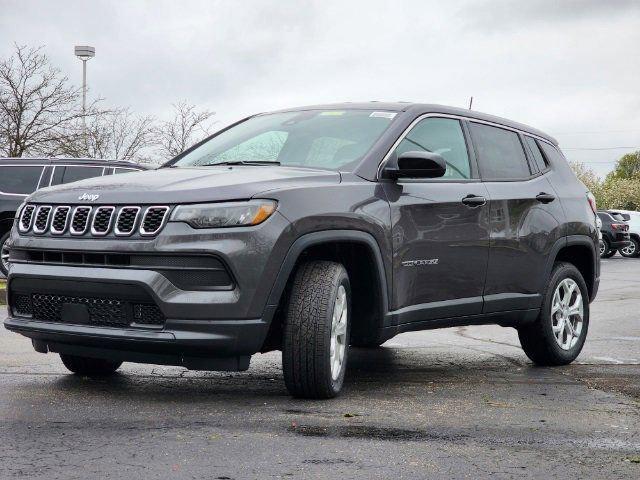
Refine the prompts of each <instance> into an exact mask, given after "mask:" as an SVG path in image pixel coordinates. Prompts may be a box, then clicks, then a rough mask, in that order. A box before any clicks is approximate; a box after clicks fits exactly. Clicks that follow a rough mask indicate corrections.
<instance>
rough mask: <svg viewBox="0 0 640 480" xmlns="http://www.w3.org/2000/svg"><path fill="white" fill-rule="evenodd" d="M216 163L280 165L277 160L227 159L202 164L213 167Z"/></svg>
mask: <svg viewBox="0 0 640 480" xmlns="http://www.w3.org/2000/svg"><path fill="white" fill-rule="evenodd" d="M216 165H280V162H278V161H277V160H229V161H226V162H216V163H209V164H206V165H202V166H203V167H214V166H216Z"/></svg>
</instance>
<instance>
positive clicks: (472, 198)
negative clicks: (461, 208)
mask: <svg viewBox="0 0 640 480" xmlns="http://www.w3.org/2000/svg"><path fill="white" fill-rule="evenodd" d="M462 203H464V204H465V205H466V206H467V207H471V208H475V207H481V206H482V205H485V204H486V203H487V199H486V198H484V197H481V196H479V195H472V194H469V195H467V196H466V197H464V198H463V199H462Z"/></svg>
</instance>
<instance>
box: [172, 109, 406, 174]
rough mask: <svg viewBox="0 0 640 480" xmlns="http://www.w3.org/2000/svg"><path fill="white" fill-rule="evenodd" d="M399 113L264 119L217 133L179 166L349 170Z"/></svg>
mask: <svg viewBox="0 0 640 480" xmlns="http://www.w3.org/2000/svg"><path fill="white" fill-rule="evenodd" d="M395 115H396V114H395V113H394V112H373V111H370V110H305V111H298V112H284V113H272V114H266V115H258V116H256V117H252V118H250V119H248V120H246V121H244V122H242V123H240V124H238V125H236V126H234V127H232V128H230V129H229V130H227V131H225V132H222V133H220V134H219V135H216V136H215V137H213V138H211V139H210V140H209V141H207V142H205V143H203V144H202V145H200V146H199V147H198V148H196V149H195V150H193V151H191V152H189V153H187V154H186V155H185V156H183V157H182V158H180V159H179V160H178V161H177V162H175V163H174V164H173V166H177V167H191V166H209V165H216V164H222V163H236V162H239V163H249V164H251V163H265V162H270V163H271V162H273V163H279V164H281V165H290V166H297V167H311V168H327V169H332V170H347V171H348V170H350V169H352V168H353V167H355V166H356V165H357V164H358V162H359V161H360V160H361V159H362V157H363V156H364V155H365V154H366V153H367V152H368V151H369V149H370V148H371V146H372V145H373V144H374V142H375V141H376V140H377V139H378V138H379V137H380V135H381V134H382V132H384V130H385V129H386V128H387V127H388V126H389V124H390V123H391V121H392V120H393V117H394V116H395Z"/></svg>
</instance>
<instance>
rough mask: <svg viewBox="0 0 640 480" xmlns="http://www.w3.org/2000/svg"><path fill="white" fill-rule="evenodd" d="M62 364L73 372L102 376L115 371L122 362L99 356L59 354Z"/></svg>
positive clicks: (89, 375)
mask: <svg viewBox="0 0 640 480" xmlns="http://www.w3.org/2000/svg"><path fill="white" fill-rule="evenodd" d="M60 359H61V360H62V363H64V366H65V367H67V369H69V370H70V371H72V372H73V373H76V374H78V375H86V376H88V377H104V376H107V375H112V374H113V373H115V371H116V370H118V368H120V365H122V362H116V361H112V360H104V359H101V358H88V357H79V356H77V355H67V354H65V353H61V354H60Z"/></svg>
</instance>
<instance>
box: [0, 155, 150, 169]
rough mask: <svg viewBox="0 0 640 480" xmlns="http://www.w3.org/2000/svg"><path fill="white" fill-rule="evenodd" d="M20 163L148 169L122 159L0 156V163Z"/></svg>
mask: <svg viewBox="0 0 640 480" xmlns="http://www.w3.org/2000/svg"><path fill="white" fill-rule="evenodd" d="M8 163H10V164H20V165H84V166H88V165H90V166H94V165H95V166H98V167H107V168H108V167H122V168H138V169H148V168H150V167H149V166H146V165H141V164H139V163H135V162H127V161H124V160H103V159H99V158H47V157H29V158H25V157H4V158H3V157H0V165H2V164H8Z"/></svg>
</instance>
